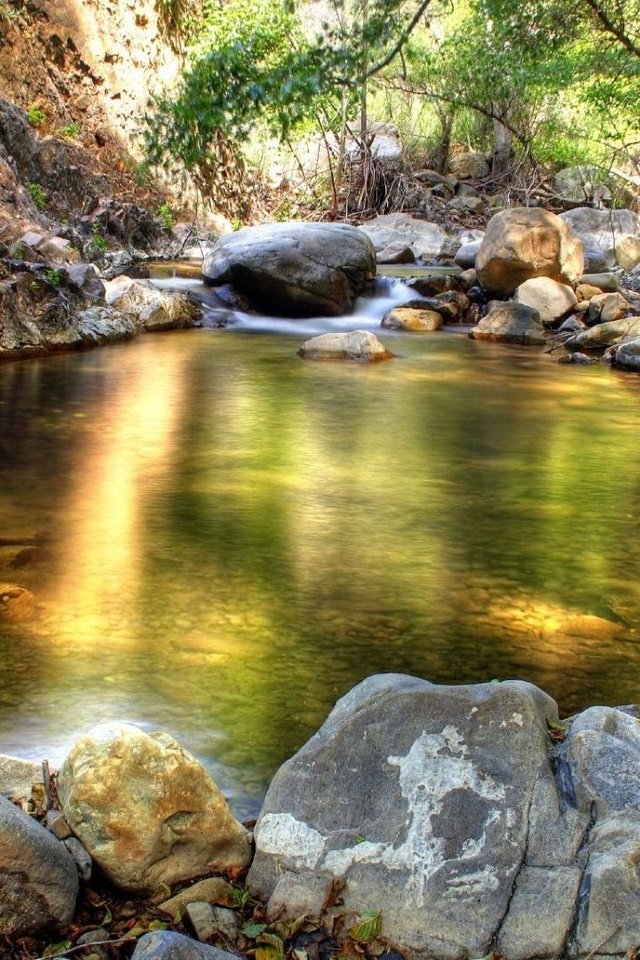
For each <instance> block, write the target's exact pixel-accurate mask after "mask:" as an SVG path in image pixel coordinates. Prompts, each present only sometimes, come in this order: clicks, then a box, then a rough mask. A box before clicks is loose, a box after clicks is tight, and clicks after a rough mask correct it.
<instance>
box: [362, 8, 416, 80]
mask: <svg viewBox="0 0 640 960" xmlns="http://www.w3.org/2000/svg"><path fill="white" fill-rule="evenodd" d="M430 3H431V0H421V3H420V4H419V6H418V9H417V10H416V12H415V13H414V15H413V16H412V17H411V20H410V21H409V23H408V24H407V26H406V27H405V28H404V30H403V31H402V33H401V34H400V36H399V37H398V40H397V42H396V43H395V45H394V46H393V47H392V48H391V50H390V51H389V53H388V54H387V55H386V57H383V59H382V60H380V61H378V63H374V65H373V66H372V67H369V69H368V70H367V72H366V73H365V75H364V79H365V80H368V79H369V77H373V76H375V74H376V73H380V71H381V70H383V69H384V68H385V67H388V66H389V64H390V63H391V61H392V60H393V58H394V57H396V56H397V55H398V54H399V53H400V51H401V50H402V48H403V47H404V45H405V43H406V42H407V40H408V39H409V37H410V36H411V34H412V33H413V31H414V30H415V28H416V27H417V25H418V22H419V20H420V18H421V17H422V15H423V14H424V12H425V10H426V9H427V7H428V6H429V4H430Z"/></svg>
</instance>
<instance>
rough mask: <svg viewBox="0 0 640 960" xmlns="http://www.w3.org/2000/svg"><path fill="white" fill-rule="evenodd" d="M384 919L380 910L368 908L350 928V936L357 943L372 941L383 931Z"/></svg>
mask: <svg viewBox="0 0 640 960" xmlns="http://www.w3.org/2000/svg"><path fill="white" fill-rule="evenodd" d="M381 931H382V920H381V917H380V911H379V910H368V911H367V912H366V913H363V914H362V916H361V917H359V918H358V922H357V923H356V925H355V926H354V927H352V928H351V930H349V936H350V937H351V939H352V940H355V941H356V942H357V943H370V942H371V941H372V940H375V938H376V937H377V936H378V935H379V934H380V933H381Z"/></svg>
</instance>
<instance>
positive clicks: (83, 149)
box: [0, 0, 180, 248]
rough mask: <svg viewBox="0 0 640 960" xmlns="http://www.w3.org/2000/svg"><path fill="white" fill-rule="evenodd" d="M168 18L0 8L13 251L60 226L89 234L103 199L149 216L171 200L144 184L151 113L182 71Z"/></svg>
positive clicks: (0, 104) (130, 8)
mask: <svg viewBox="0 0 640 960" xmlns="http://www.w3.org/2000/svg"><path fill="white" fill-rule="evenodd" d="M164 9H165V8H164V7H163V6H162V4H159V3H158V2H153V0H141V2H133V0H128V2H125V3H122V2H118V3H116V2H115V0H83V2H80V0H24V2H23V0H11V3H10V5H9V4H6V5H5V6H4V7H3V8H2V9H1V10H0V239H1V240H2V241H3V242H4V243H5V244H7V243H8V244H10V243H11V242H12V241H13V240H15V239H16V238H17V237H19V236H21V235H22V234H23V233H24V231H25V229H28V228H33V227H36V228H39V229H42V228H47V227H50V226H51V223H50V221H52V220H53V221H56V222H57V223H58V224H61V225H62V226H65V225H68V224H70V225H74V226H80V228H82V225H81V224H79V222H78V221H79V219H80V218H81V217H82V216H85V217H86V216H90V217H93V219H94V220H95V219H96V215H97V214H96V211H97V209H98V206H99V203H100V201H101V200H102V199H103V198H106V197H113V196H117V197H118V199H119V200H120V201H124V202H125V203H135V204H138V205H140V206H143V207H146V208H147V209H148V210H151V211H152V212H155V211H156V210H157V208H158V206H159V205H160V204H161V203H162V202H163V201H164V200H166V195H165V194H164V193H163V192H162V191H159V190H158V188H157V187H156V188H155V189H152V188H151V187H150V185H149V184H148V183H146V184H145V183H144V182H143V183H140V181H139V178H136V171H137V165H138V162H139V160H140V148H139V144H138V142H137V136H136V135H137V131H138V126H139V122H140V118H141V117H142V115H143V114H144V110H145V105H146V103H147V101H148V98H149V96H150V95H151V94H152V93H153V92H154V91H155V90H157V89H158V88H159V87H160V86H161V85H163V84H166V83H170V82H171V80H172V79H173V78H174V77H175V76H176V74H177V72H178V70H179V66H180V53H179V37H178V36H177V35H176V33H175V30H172V29H171V27H170V25H169V24H167V22H166V20H165V19H164V18H163V16H162V15H161V12H159V11H162V10H164ZM120 219H121V221H122V217H121V218H120ZM125 219H126V218H125ZM104 226H105V227H107V228H108V227H109V224H107V223H105V224H104ZM125 226H126V225H124V224H123V223H121V224H120V228H121V229H122V228H123V227H125ZM96 229H97V228H96ZM57 232H58V233H59V232H60V231H59V230H58V231H57ZM109 232H110V230H109V229H107V240H108V234H109ZM120 232H121V231H120ZM117 233H118V230H117V229H116V231H115V238H116V239H118V240H121V239H122V237H118V236H117ZM137 242H138V245H141V246H142V247H143V248H144V243H142V244H140V238H138V240H137Z"/></svg>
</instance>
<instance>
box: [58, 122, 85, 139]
mask: <svg viewBox="0 0 640 960" xmlns="http://www.w3.org/2000/svg"><path fill="white" fill-rule="evenodd" d="M79 133H80V124H79V123H77V122H76V121H75V120H73V121H72V122H71V123H68V124H67V125H66V126H65V127H61V128H60V130H58V136H59V137H62V138H63V139H64V140H73V139H74V137H76V136H77V135H78V134H79Z"/></svg>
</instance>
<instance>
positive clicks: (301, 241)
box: [202, 223, 376, 317]
mask: <svg viewBox="0 0 640 960" xmlns="http://www.w3.org/2000/svg"><path fill="white" fill-rule="evenodd" d="M375 273H376V254H375V250H374V248H373V245H372V244H371V241H370V240H369V238H368V237H367V236H366V234H365V233H363V231H361V230H359V229H358V228H357V227H352V226H350V225H349V224H342V223H265V224H261V225H260V226H257V227H245V228H244V229H243V230H238V231H237V232H236V233H230V234H228V235H227V236H225V237H222V238H221V239H220V240H218V242H217V243H216V244H215V246H214V247H213V248H212V249H211V250H210V251H209V252H208V253H207V254H206V255H205V258H204V261H203V264H202V277H203V279H204V282H205V283H208V284H211V285H213V286H222V285H223V284H226V283H230V284H232V285H233V287H234V288H235V289H236V290H238V291H239V292H240V293H241V294H243V295H244V296H246V297H247V299H248V301H249V303H250V304H251V305H252V306H253V307H255V308H256V309H258V310H261V311H263V312H266V313H271V314H274V313H276V314H280V315H283V316H292V317H311V316H316V315H319V314H320V315H323V316H339V315H340V314H343V313H348V312H349V311H350V310H351V308H352V306H353V301H354V300H355V298H356V297H357V296H358V294H359V293H361V292H362V290H363V289H364V286H365V284H366V283H367V282H368V281H369V280H371V279H373V277H374V276H375Z"/></svg>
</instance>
